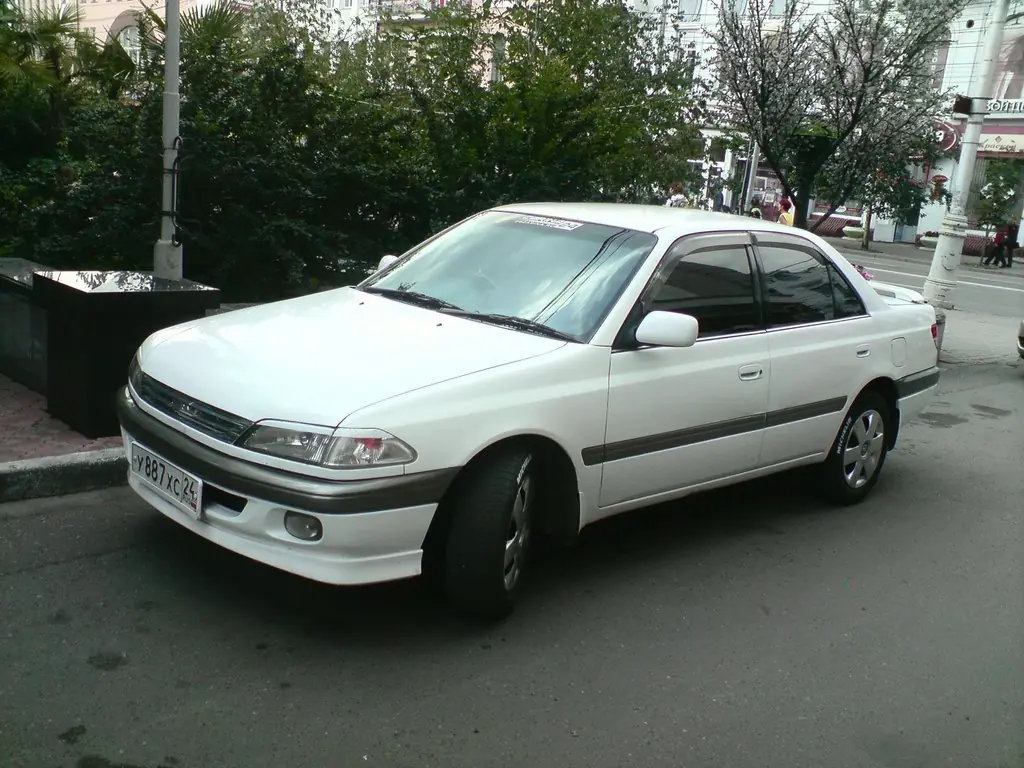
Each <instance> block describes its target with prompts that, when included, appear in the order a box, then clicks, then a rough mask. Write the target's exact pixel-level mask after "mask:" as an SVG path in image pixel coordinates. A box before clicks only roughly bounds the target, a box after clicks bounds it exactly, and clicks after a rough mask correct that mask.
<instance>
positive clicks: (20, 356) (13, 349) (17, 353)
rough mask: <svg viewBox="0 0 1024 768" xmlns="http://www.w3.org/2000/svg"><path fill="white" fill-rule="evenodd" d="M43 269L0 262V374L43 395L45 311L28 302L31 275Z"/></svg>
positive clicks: (21, 261)
mask: <svg viewBox="0 0 1024 768" xmlns="http://www.w3.org/2000/svg"><path fill="white" fill-rule="evenodd" d="M41 269H43V270H44V269H46V267H44V266H42V265H40V264H36V263H35V262H33V261H27V260H26V259H13V258H3V259H0V373H2V374H4V375H5V376H7V377H9V378H11V379H13V380H14V381H16V382H18V383H19V384H23V385H24V386H26V387H28V388H29V389H31V390H34V391H36V392H38V393H39V394H41V395H45V394H46V311H45V310H43V309H42V308H41V307H38V306H36V305H35V304H34V303H33V302H32V274H33V272H35V271H36V270H41Z"/></svg>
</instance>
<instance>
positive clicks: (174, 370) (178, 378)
mask: <svg viewBox="0 0 1024 768" xmlns="http://www.w3.org/2000/svg"><path fill="white" fill-rule="evenodd" d="M563 346H565V342H564V341H560V340H558V339H550V338H546V337H543V336H536V335H533V334H528V333H523V332H520V331H515V330H510V329H507V328H500V327H496V326H493V325H486V324H484V323H481V322H477V321H475V320H467V319H464V318H458V317H451V316H446V315H442V314H439V313H437V312H433V311H431V310H427V309H422V308H420V307H415V306H411V305H408V304H402V303H400V302H397V301H393V300H391V299H385V298H383V297H381V296H374V295H371V294H367V293H363V292H361V291H357V290H355V289H352V288H339V289H337V290H333V291H325V292H322V293H316V294H313V295H310V296H304V297H301V298H298V299H290V300H288V301H280V302H275V303H273V304H264V305H262V306H257V307H251V308H249V309H240V310H235V311H233V312H225V313H223V314H220V315H216V316H214V317H209V318H204V319H200V320H194V321H191V322H188V323H184V324H182V325H177V326H174V327H171V328H167V329H164V330H162V331H158V332H157V333H155V334H153V335H152V336H150V337H149V338H148V339H147V340H146V342H145V343H144V344H143V345H142V347H141V348H140V350H139V364H140V366H141V368H142V370H143V372H144V373H146V374H148V375H149V376H151V377H153V378H154V379H156V380H157V381H160V382H162V383H163V384H166V385H167V386H169V387H173V388H174V389H177V390H178V391H180V392H183V393H185V394H187V395H189V396H190V397H193V398H196V399H197V400H201V401H203V402H205V403H207V404H209V405H214V406H217V407H218V408H221V409H223V410H225V411H229V412H231V413H234V414H236V415H238V416H242V417H243V418H246V419H249V420H250V421H259V420H261V419H277V420H281V421H296V422H302V423H306V424H320V425H324V426H335V425H337V424H338V423H340V422H341V421H343V420H344V419H345V417H346V416H348V415H349V414H351V413H353V412H354V411H356V410H359V409H360V408H365V407H366V406H368V405H372V404H374V403H378V402H380V401H382V400H387V399H389V398H392V397H395V396H397V395H401V394H403V393H406V392H411V391H412V390H415V389H420V388H422V387H426V386H430V385H432V384H438V383H440V382H443V381H447V380H450V379H454V378H457V377H459V376H466V375H468V374H472V373H476V372H478V371H483V370H486V369H488V368H494V367H496V366H500V365H507V364H509V363H514V362H517V361H519V360H525V359H527V358H529V357H534V356H536V355H542V354H545V353H547V352H551V351H553V350H555V349H558V348H560V347H563ZM370 426H372V425H370Z"/></svg>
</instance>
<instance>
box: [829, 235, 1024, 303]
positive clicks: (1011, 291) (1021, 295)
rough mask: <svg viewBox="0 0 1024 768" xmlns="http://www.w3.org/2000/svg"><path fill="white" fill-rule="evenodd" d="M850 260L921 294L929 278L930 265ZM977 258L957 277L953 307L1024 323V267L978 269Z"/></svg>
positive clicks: (854, 255)
mask: <svg viewBox="0 0 1024 768" xmlns="http://www.w3.org/2000/svg"><path fill="white" fill-rule="evenodd" d="M845 255H846V257H847V259H849V260H850V261H852V262H854V263H855V264H861V265H863V266H865V267H867V269H868V271H869V272H871V274H872V275H874V277H875V279H876V280H882V281H884V282H886V283H892V284H893V285H900V286H903V287H904V288H913V289H914V290H915V291H920V290H921V289H922V288H923V287H924V281H925V278H926V277H927V276H928V267H929V264H928V263H927V262H926V261H924V260H922V261H902V260H899V259H893V258H891V257H886V256H881V255H875V254H862V253H859V252H856V251H846V252H845ZM977 263H978V258H977V257H976V256H966V257H964V260H963V264H964V265H968V266H966V267H962V268H961V269H960V271H959V272H958V273H957V279H958V282H957V287H956V291H955V292H954V294H953V303H954V304H955V305H956V308H957V309H962V310H966V311H969V312H987V313H988V314H991V315H1001V316H1003V317H1015V318H1019V319H1024V263H1021V262H1020V261H1019V260H1018V261H1015V262H1014V264H1013V267H1011V268H1010V269H996V268H989V269H974V268H973V267H974V265H976V264H977Z"/></svg>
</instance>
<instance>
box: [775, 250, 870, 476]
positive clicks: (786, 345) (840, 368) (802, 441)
mask: <svg viewBox="0 0 1024 768" xmlns="http://www.w3.org/2000/svg"><path fill="white" fill-rule="evenodd" d="M755 253H756V255H757V259H758V263H759V266H760V271H761V273H762V277H761V279H762V291H763V297H764V307H765V314H766V318H765V319H766V322H767V326H768V334H767V335H768V348H769V351H770V355H771V370H772V377H771V386H770V388H769V393H768V408H767V416H766V419H765V433H764V440H763V442H762V449H761V464H762V465H763V466H773V465H776V464H781V463H785V462H787V461H793V460H797V459H802V458H807V457H810V456H812V455H815V454H818V453H824V452H826V451H828V449H829V447H830V446H831V444H832V441H833V440H834V439H835V436H836V433H837V432H838V430H839V425H840V423H841V422H842V419H843V416H844V415H845V414H846V410H847V409H848V408H849V407H850V404H851V399H852V398H853V397H855V396H856V395H857V393H858V392H859V391H860V389H861V387H863V385H864V384H866V383H867V382H868V381H870V380H871V378H872V375H871V372H872V370H873V368H874V365H875V362H876V361H875V359H873V358H877V357H878V356H879V355H888V354H889V349H888V342H884V343H882V342H881V341H880V340H879V339H878V338H876V337H875V334H873V333H872V331H873V327H874V324H873V322H872V318H871V317H870V316H869V315H868V313H867V310H866V309H865V308H864V305H863V304H862V303H861V301H860V298H859V297H858V296H857V294H856V292H855V291H854V290H853V288H852V287H851V286H850V284H849V283H848V282H847V281H846V278H844V277H843V276H842V274H841V273H840V272H839V270H837V269H836V268H835V267H834V266H833V265H832V264H831V262H829V260H828V259H827V258H826V257H825V256H824V255H823V254H822V253H821V252H820V251H818V249H817V248H815V247H814V246H813V244H811V243H810V242H808V241H807V240H804V239H803V238H800V237H795V236H792V235H786V234H776V233H775V232H771V233H766V232H760V233H757V235H756V236H755Z"/></svg>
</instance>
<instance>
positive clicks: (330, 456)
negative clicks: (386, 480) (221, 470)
mask: <svg viewBox="0 0 1024 768" xmlns="http://www.w3.org/2000/svg"><path fill="white" fill-rule="evenodd" d="M241 445H242V447H243V448H248V449H249V450H250V451H257V452H259V453H265V454H267V455H269V456H277V457H279V458H282V459H291V460H293V461H301V462H303V463H305V464H316V465H318V466H322V467H337V468H346V469H354V468H359V467H387V466H394V465H397V464H408V463H410V462H412V461H415V460H416V451H414V450H413V449H412V448H411V447H410V446H409V445H407V444H405V443H404V442H402V441H401V440H399V439H398V438H397V437H395V436H394V435H391V434H388V433H387V432H384V431H382V430H379V429H345V428H342V427H339V428H338V429H334V430H331V429H324V428H323V427H312V426H310V427H307V426H301V425H295V426H288V427H285V426H271V425H269V424H257V425H256V426H255V427H253V428H252V429H250V430H249V432H248V433H246V435H245V436H244V437H243V438H242V440H241Z"/></svg>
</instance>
